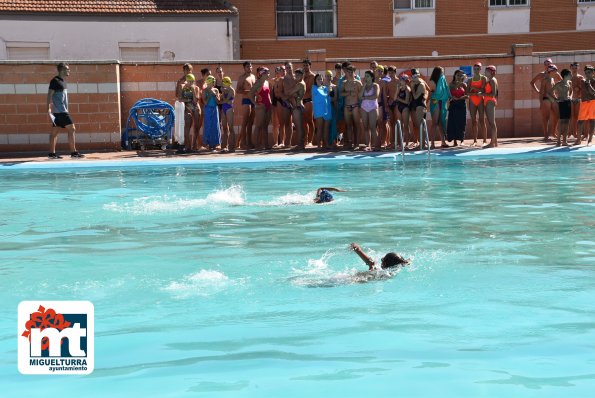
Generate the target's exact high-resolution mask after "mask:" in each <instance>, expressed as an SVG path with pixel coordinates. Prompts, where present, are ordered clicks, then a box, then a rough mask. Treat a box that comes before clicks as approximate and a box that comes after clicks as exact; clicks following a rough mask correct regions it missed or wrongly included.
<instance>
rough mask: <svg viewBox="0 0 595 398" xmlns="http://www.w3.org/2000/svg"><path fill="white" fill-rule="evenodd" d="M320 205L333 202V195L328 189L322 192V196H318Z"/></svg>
mask: <svg viewBox="0 0 595 398" xmlns="http://www.w3.org/2000/svg"><path fill="white" fill-rule="evenodd" d="M318 200H319V203H327V202H332V201H333V195H331V193H330V192H329V191H327V190H326V189H323V190H321V191H320V195H318Z"/></svg>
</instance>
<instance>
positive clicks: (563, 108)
mask: <svg viewBox="0 0 595 398" xmlns="http://www.w3.org/2000/svg"><path fill="white" fill-rule="evenodd" d="M543 66H544V70H543V71H542V72H540V73H538V74H537V75H536V76H535V77H534V78H533V80H531V82H530V84H531V87H532V88H533V90H535V91H536V92H537V93H538V94H539V95H540V111H541V122H542V126H543V136H544V141H546V142H547V141H550V140H551V139H552V138H555V139H556V145H557V146H560V145H568V137H569V136H574V137H575V138H576V140H575V142H574V145H580V144H581V143H582V141H583V140H587V143H588V144H591V140H592V138H593V130H594V129H595V82H594V81H593V74H594V72H595V68H594V67H593V66H592V65H586V66H585V67H584V69H583V70H584V73H585V76H583V75H581V74H580V73H579V70H580V69H579V63H578V62H573V63H571V64H570V69H562V70H561V71H558V67H557V66H556V65H554V64H553V62H552V59H551V58H547V59H546V60H545V61H544V62H543ZM537 84H539V87H538V86H537Z"/></svg>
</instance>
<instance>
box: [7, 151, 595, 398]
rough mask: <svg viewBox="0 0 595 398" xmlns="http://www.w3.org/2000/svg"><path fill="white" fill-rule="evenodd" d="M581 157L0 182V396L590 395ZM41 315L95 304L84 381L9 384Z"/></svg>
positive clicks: (152, 169) (199, 169) (183, 170)
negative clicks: (399, 265) (52, 306)
mask: <svg viewBox="0 0 595 398" xmlns="http://www.w3.org/2000/svg"><path fill="white" fill-rule="evenodd" d="M594 160H595V158H594V157H593V155H592V154H590V153H587V154H577V155H568V154H565V155H561V156H530V155H523V156H509V157H506V158H503V159H492V158H490V157H471V158H451V159H449V160H441V161H427V160H425V159H424V158H423V157H422V158H419V159H413V160H411V161H406V162H405V163H403V162H400V161H397V162H395V161H392V160H391V159H386V158H384V159H378V160H373V159H372V158H369V159H360V160H359V161H357V162H353V161H348V160H345V161H342V160H337V161H322V162H298V163H261V164H236V165H217V164H212V165H204V166H201V165H199V166H196V165H177V166H169V167H168V166H159V167H158V166H142V165H141V166H138V167H129V168H125V169H116V168H89V169H85V168H81V169H70V168H60V169H26V168H25V169H22V170H18V169H15V170H1V171H0V175H1V176H2V181H3V183H2V187H0V199H1V203H2V208H3V210H2V214H3V217H2V221H1V222H2V224H1V227H0V236H1V240H0V248H1V249H2V250H1V254H0V256H1V258H2V262H1V264H0V303H2V305H1V306H0V378H1V379H2V380H3V382H2V389H3V393H2V396H7V397H14V396H17V395H18V396H25V395H29V394H31V393H34V392H37V391H43V392H44V393H47V394H52V393H64V392H65V391H76V392H78V393H79V395H81V396H85V397H106V396H109V397H132V396H146V397H181V396H189V397H190V396H208V397H227V396H229V397H232V396H233V397H236V396H241V397H277V396H283V397H303V396H312V397H318V396H325V397H334V396H343V397H361V396H374V395H375V396H389V395H390V396H403V397H412V396H416V397H472V396H473V397H477V396H482V397H540V398H542V397H560V396H568V397H590V396H592V392H593V391H594V389H595V371H594V370H593V369H595V343H594V342H595V323H594V319H595V318H594V317H595V308H594V307H593V300H594V298H595V268H594V265H595V239H594V238H593V226H594V224H595V217H594V216H595V207H594V206H595V174H594V172H595V161H594ZM325 185H326V186H329V185H330V186H336V187H341V188H344V189H347V190H348V191H349V192H346V193H339V194H336V195H335V198H336V201H335V202H333V203H331V204H325V205H315V204H313V203H312V202H311V198H312V197H313V193H314V191H315V189H316V188H317V187H319V186H325ZM353 241H355V242H358V243H360V245H361V246H362V247H364V248H365V249H366V250H369V251H371V252H373V253H374V254H375V256H376V257H379V256H381V255H382V254H384V252H386V251H393V250H394V251H398V252H400V253H402V254H404V255H405V256H407V257H410V258H411V259H412V265H411V266H410V267H409V268H408V269H403V270H401V271H400V272H399V273H398V274H397V275H395V276H394V277H393V278H390V279H384V280H378V281H372V282H368V283H358V282H359V281H360V280H359V278H358V272H359V271H363V270H365V268H366V267H365V265H364V264H363V263H361V261H360V260H359V259H358V258H357V257H356V256H355V255H354V254H353V253H352V252H349V251H348V250H347V245H348V244H349V243H350V242H353ZM33 299H44V300H70V299H77V300H90V301H92V302H93V303H94V305H95V350H96V355H95V356H96V358H95V371H94V373H93V374H92V375H90V376H86V377H82V376H81V377H76V376H23V375H20V374H19V373H18V371H17V365H16V362H17V359H16V339H15V337H16V335H15V325H16V308H17V304H18V303H19V302H20V301H21V300H33Z"/></svg>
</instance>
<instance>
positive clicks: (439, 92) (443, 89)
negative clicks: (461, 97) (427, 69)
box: [428, 66, 450, 148]
mask: <svg viewBox="0 0 595 398" xmlns="http://www.w3.org/2000/svg"><path fill="white" fill-rule="evenodd" d="M428 85H429V86H430V92H431V93H432V94H431V96H430V115H431V117H432V134H431V135H432V148H434V139H435V138H436V130H438V134H440V140H441V141H442V144H441V145H440V147H441V148H448V144H447V143H446V134H445V133H444V132H445V131H446V104H447V103H448V100H449V99H450V90H449V89H448V83H446V78H445V77H444V68H442V67H441V66H437V67H435V68H434V70H433V71H432V75H431V76H430V81H429V83H428Z"/></svg>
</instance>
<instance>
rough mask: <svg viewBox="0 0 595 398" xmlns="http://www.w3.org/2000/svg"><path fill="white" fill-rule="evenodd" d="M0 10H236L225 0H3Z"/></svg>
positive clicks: (165, 11)
mask: <svg viewBox="0 0 595 398" xmlns="http://www.w3.org/2000/svg"><path fill="white" fill-rule="evenodd" d="M0 13H27V14H29V13H34V14H37V13H44V14H236V13H237V9H236V8H235V7H233V6H232V5H231V4H230V3H229V2H228V1H225V0H0Z"/></svg>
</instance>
